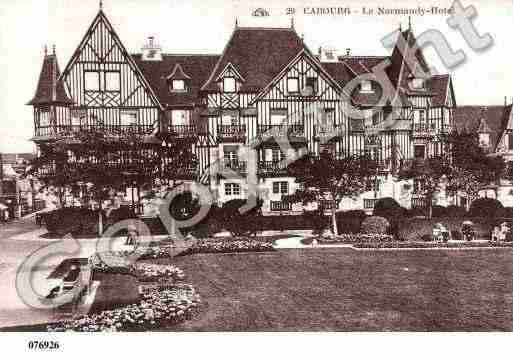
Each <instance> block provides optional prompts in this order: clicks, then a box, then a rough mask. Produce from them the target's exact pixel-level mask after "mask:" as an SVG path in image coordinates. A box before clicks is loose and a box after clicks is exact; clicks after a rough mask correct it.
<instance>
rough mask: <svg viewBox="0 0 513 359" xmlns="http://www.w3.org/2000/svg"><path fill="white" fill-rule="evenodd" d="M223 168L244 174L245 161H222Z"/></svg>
mask: <svg viewBox="0 0 513 359" xmlns="http://www.w3.org/2000/svg"><path fill="white" fill-rule="evenodd" d="M223 167H224V168H226V169H230V170H232V171H234V172H238V173H246V167H247V166H246V161H239V160H224V161H223Z"/></svg>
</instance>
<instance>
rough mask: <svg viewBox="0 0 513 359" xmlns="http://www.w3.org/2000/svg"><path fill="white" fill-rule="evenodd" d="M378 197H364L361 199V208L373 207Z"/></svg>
mask: <svg viewBox="0 0 513 359" xmlns="http://www.w3.org/2000/svg"><path fill="white" fill-rule="evenodd" d="M379 200H380V198H364V199H363V208H364V209H374V206H375V205H376V202H378V201H379Z"/></svg>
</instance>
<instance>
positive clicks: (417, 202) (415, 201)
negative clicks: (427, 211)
mask: <svg viewBox="0 0 513 359" xmlns="http://www.w3.org/2000/svg"><path fill="white" fill-rule="evenodd" d="M426 207H427V200H426V198H425V197H424V196H415V197H412V199H411V208H414V209H417V208H419V209H424V208H426Z"/></svg>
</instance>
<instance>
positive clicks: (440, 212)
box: [432, 206, 447, 218]
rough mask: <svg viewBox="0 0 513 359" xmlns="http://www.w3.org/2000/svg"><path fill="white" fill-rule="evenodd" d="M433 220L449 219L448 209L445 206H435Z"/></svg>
mask: <svg viewBox="0 0 513 359" xmlns="http://www.w3.org/2000/svg"><path fill="white" fill-rule="evenodd" d="M432 210H433V212H432V216H433V218H444V217H447V208H446V207H443V206H433V208H432Z"/></svg>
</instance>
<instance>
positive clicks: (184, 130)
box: [168, 125, 197, 138]
mask: <svg viewBox="0 0 513 359" xmlns="http://www.w3.org/2000/svg"><path fill="white" fill-rule="evenodd" d="M168 130H169V133H170V134H171V135H173V136H176V137H179V138H186V137H196V134H197V133H196V126H194V125H170V126H169V127H168Z"/></svg>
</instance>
